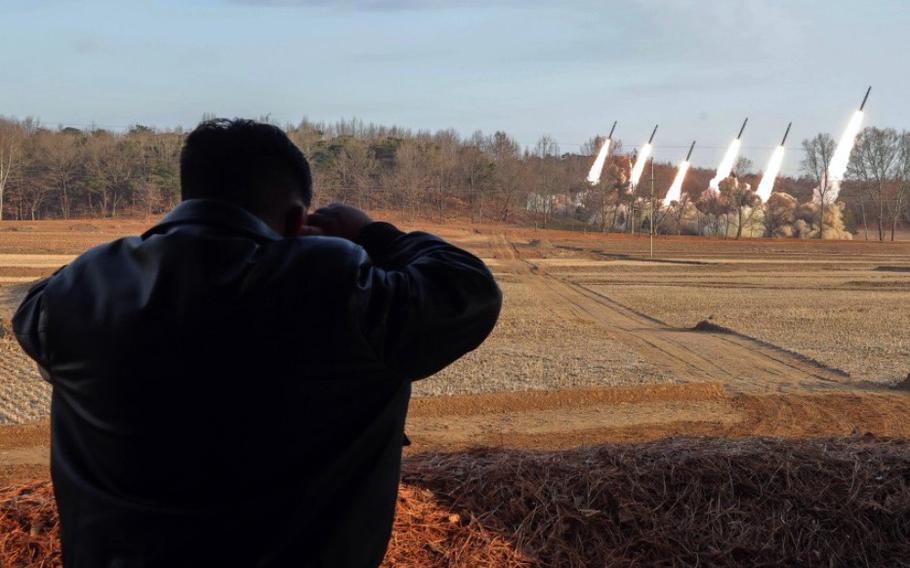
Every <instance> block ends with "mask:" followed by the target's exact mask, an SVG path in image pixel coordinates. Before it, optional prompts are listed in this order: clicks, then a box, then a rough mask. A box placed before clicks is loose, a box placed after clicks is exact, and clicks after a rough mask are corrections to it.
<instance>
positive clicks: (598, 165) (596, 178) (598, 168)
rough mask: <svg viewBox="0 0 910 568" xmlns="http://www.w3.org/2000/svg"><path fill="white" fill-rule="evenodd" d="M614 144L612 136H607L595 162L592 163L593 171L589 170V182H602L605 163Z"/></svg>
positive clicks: (592, 183)
mask: <svg viewBox="0 0 910 568" xmlns="http://www.w3.org/2000/svg"><path fill="white" fill-rule="evenodd" d="M612 144H613V140H611V139H610V138H607V139H606V140H604V142H603V144H601V146H600V151H598V152H597V158H595V159H594V164H592V165H591V171H589V172H588V183H590V184H591V185H597V184H598V183H600V175H601V173H603V170H604V163H605V162H606V161H607V155H608V154H609V153H610V146H611V145H612Z"/></svg>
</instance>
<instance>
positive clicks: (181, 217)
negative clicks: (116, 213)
mask: <svg viewBox="0 0 910 568" xmlns="http://www.w3.org/2000/svg"><path fill="white" fill-rule="evenodd" d="M176 225H210V226H214V227H220V228H223V229H229V230H233V231H238V232H241V233H246V234H248V235H250V236H252V237H253V238H255V239H257V240H269V241H277V240H281V235H279V234H278V233H276V232H275V231H273V230H272V228H271V227H269V226H268V225H267V224H266V223H265V221H263V220H262V219H260V218H259V217H256V216H255V215H253V214H252V213H250V212H249V211H247V210H246V209H244V208H243V207H240V206H239V205H234V204H233V203H229V202H227V201H221V200H219V199H187V200H186V201H183V202H182V203H180V204H179V205H178V206H177V207H174V209H172V210H171V212H170V213H168V214H167V215H166V216H165V217H164V219H162V220H161V222H159V223H158V224H157V225H155V226H154V227H152V228H151V229H149V230H148V231H146V232H145V233H144V234H143V235H142V238H143V239H145V238H148V237H149V236H151V235H155V234H160V233H164V232H165V231H167V230H168V229H170V228H171V227H173V226H176Z"/></svg>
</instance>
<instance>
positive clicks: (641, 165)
mask: <svg viewBox="0 0 910 568" xmlns="http://www.w3.org/2000/svg"><path fill="white" fill-rule="evenodd" d="M653 149H654V147H653V146H651V143H650V142H646V143H645V145H644V146H642V147H641V150H639V151H638V157H637V158H635V165H634V166H632V174H631V176H630V177H629V182H630V184H629V188H630V189H631V188H634V187H637V186H638V180H639V179H641V174H642V172H643V171H645V162H647V161H648V158H649V157H650V156H651V150H653Z"/></svg>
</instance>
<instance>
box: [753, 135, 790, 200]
mask: <svg viewBox="0 0 910 568" xmlns="http://www.w3.org/2000/svg"><path fill="white" fill-rule="evenodd" d="M783 161H784V147H783V146H778V147H777V148H775V149H774V152H772V153H771V159H770V160H768V167H767V168H765V174H764V175H763V176H762V178H761V182H759V184H758V190H757V191H756V192H755V193H756V194H757V195H758V198H759V199H761V200H762V202H767V201H768V198H769V197H771V191H773V190H774V182H775V181H776V180H777V174H779V173H780V166H781V164H782V163H783Z"/></svg>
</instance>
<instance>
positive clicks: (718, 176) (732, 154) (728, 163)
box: [708, 138, 742, 192]
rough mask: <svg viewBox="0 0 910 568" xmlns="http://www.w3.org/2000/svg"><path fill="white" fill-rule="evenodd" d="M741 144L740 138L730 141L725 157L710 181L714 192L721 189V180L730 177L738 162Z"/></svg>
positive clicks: (710, 186)
mask: <svg viewBox="0 0 910 568" xmlns="http://www.w3.org/2000/svg"><path fill="white" fill-rule="evenodd" d="M740 145H742V142H740V140H739V138H736V139H735V140H733V142H730V146H729V147H728V148H727V152H726V153H725V154H724V158H723V159H722V160H721V161H720V165H719V166H717V172H716V173H715V174H714V177H713V178H711V181H710V182H709V183H708V187H709V188H711V189H712V190H713V191H714V192H717V191H718V190H719V189H720V182H722V181H723V180H725V179H727V178H728V177H730V172H732V171H733V165H734V164H735V163H736V156H738V155H739V147H740Z"/></svg>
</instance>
